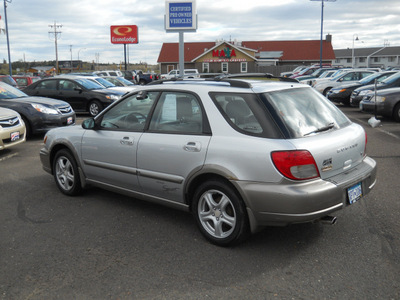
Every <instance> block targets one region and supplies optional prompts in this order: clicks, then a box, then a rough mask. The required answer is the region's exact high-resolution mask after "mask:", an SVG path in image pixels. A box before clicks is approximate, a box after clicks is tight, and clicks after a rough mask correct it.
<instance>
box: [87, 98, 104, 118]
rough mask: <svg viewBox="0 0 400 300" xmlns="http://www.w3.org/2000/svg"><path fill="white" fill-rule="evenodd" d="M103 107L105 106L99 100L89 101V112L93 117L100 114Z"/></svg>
mask: <svg viewBox="0 0 400 300" xmlns="http://www.w3.org/2000/svg"><path fill="white" fill-rule="evenodd" d="M102 109H103V106H102V105H101V103H100V102H99V101H96V100H94V101H92V102H90V103H89V113H90V115H91V116H92V117H95V116H97V115H98V114H99V112H101V110H102Z"/></svg>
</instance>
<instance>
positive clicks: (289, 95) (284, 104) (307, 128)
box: [263, 88, 350, 138]
mask: <svg viewBox="0 0 400 300" xmlns="http://www.w3.org/2000/svg"><path fill="white" fill-rule="evenodd" d="M263 98H264V101H265V103H266V105H267V106H269V105H270V104H271V105H272V107H273V108H274V112H275V113H276V116H277V117H278V118H280V119H281V120H282V121H283V123H284V125H285V127H286V128H287V130H288V131H289V133H290V137H295V138H298V137H303V136H307V135H310V134H311V133H312V132H313V131H315V130H318V129H321V128H324V127H326V126H328V125H330V124H333V125H334V127H335V128H341V127H344V126H347V125H349V124H350V121H349V119H348V118H347V117H346V116H345V115H344V114H343V113H342V112H341V111H340V110H339V109H338V108H337V107H336V106H335V105H333V104H332V103H331V102H329V101H328V100H327V99H326V98H325V97H323V96H322V95H321V94H319V93H318V92H316V91H314V90H313V89H309V88H295V89H289V90H281V91H276V92H270V93H265V94H263Z"/></svg>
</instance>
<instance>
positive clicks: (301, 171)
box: [271, 150, 320, 180]
mask: <svg viewBox="0 0 400 300" xmlns="http://www.w3.org/2000/svg"><path fill="white" fill-rule="evenodd" d="M271 157H272V161H273V163H274V165H275V167H276V168H277V169H278V171H279V172H281V173H282V175H283V176H285V177H287V178H289V179H293V180H306V179H312V178H317V177H319V176H320V175H319V171H318V167H317V164H316V163H315V160H314V157H313V156H312V155H311V153H310V152H308V151H307V150H295V151H275V152H272V153H271Z"/></svg>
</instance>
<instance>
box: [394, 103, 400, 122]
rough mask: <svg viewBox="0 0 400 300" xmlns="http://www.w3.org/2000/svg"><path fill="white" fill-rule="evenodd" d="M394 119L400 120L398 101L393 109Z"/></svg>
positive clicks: (399, 104)
mask: <svg viewBox="0 0 400 300" xmlns="http://www.w3.org/2000/svg"><path fill="white" fill-rule="evenodd" d="M393 119H394V120H395V121H396V122H400V103H397V104H396V106H395V107H394V109H393Z"/></svg>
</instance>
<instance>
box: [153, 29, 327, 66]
mask: <svg viewBox="0 0 400 300" xmlns="http://www.w3.org/2000/svg"><path fill="white" fill-rule="evenodd" d="M322 44H323V50H322V55H323V57H322V62H323V63H332V62H333V61H334V60H335V53H334V51H333V48H332V44H331V36H330V35H328V36H327V39H326V40H324V41H323V43H322ZM184 59H185V67H184V68H185V69H198V70H199V72H200V73H220V72H226V73H247V72H249V73H251V72H263V71H262V70H261V69H262V68H263V67H266V66H282V65H308V64H317V63H319V62H320V40H306V41H243V42H236V41H235V42H227V41H217V42H194V43H185V44H184ZM157 62H158V63H159V64H160V70H161V73H168V72H169V71H170V70H173V69H179V66H178V64H179V43H164V44H163V45H162V48H161V51H160V55H159V57H158V60H157Z"/></svg>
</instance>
